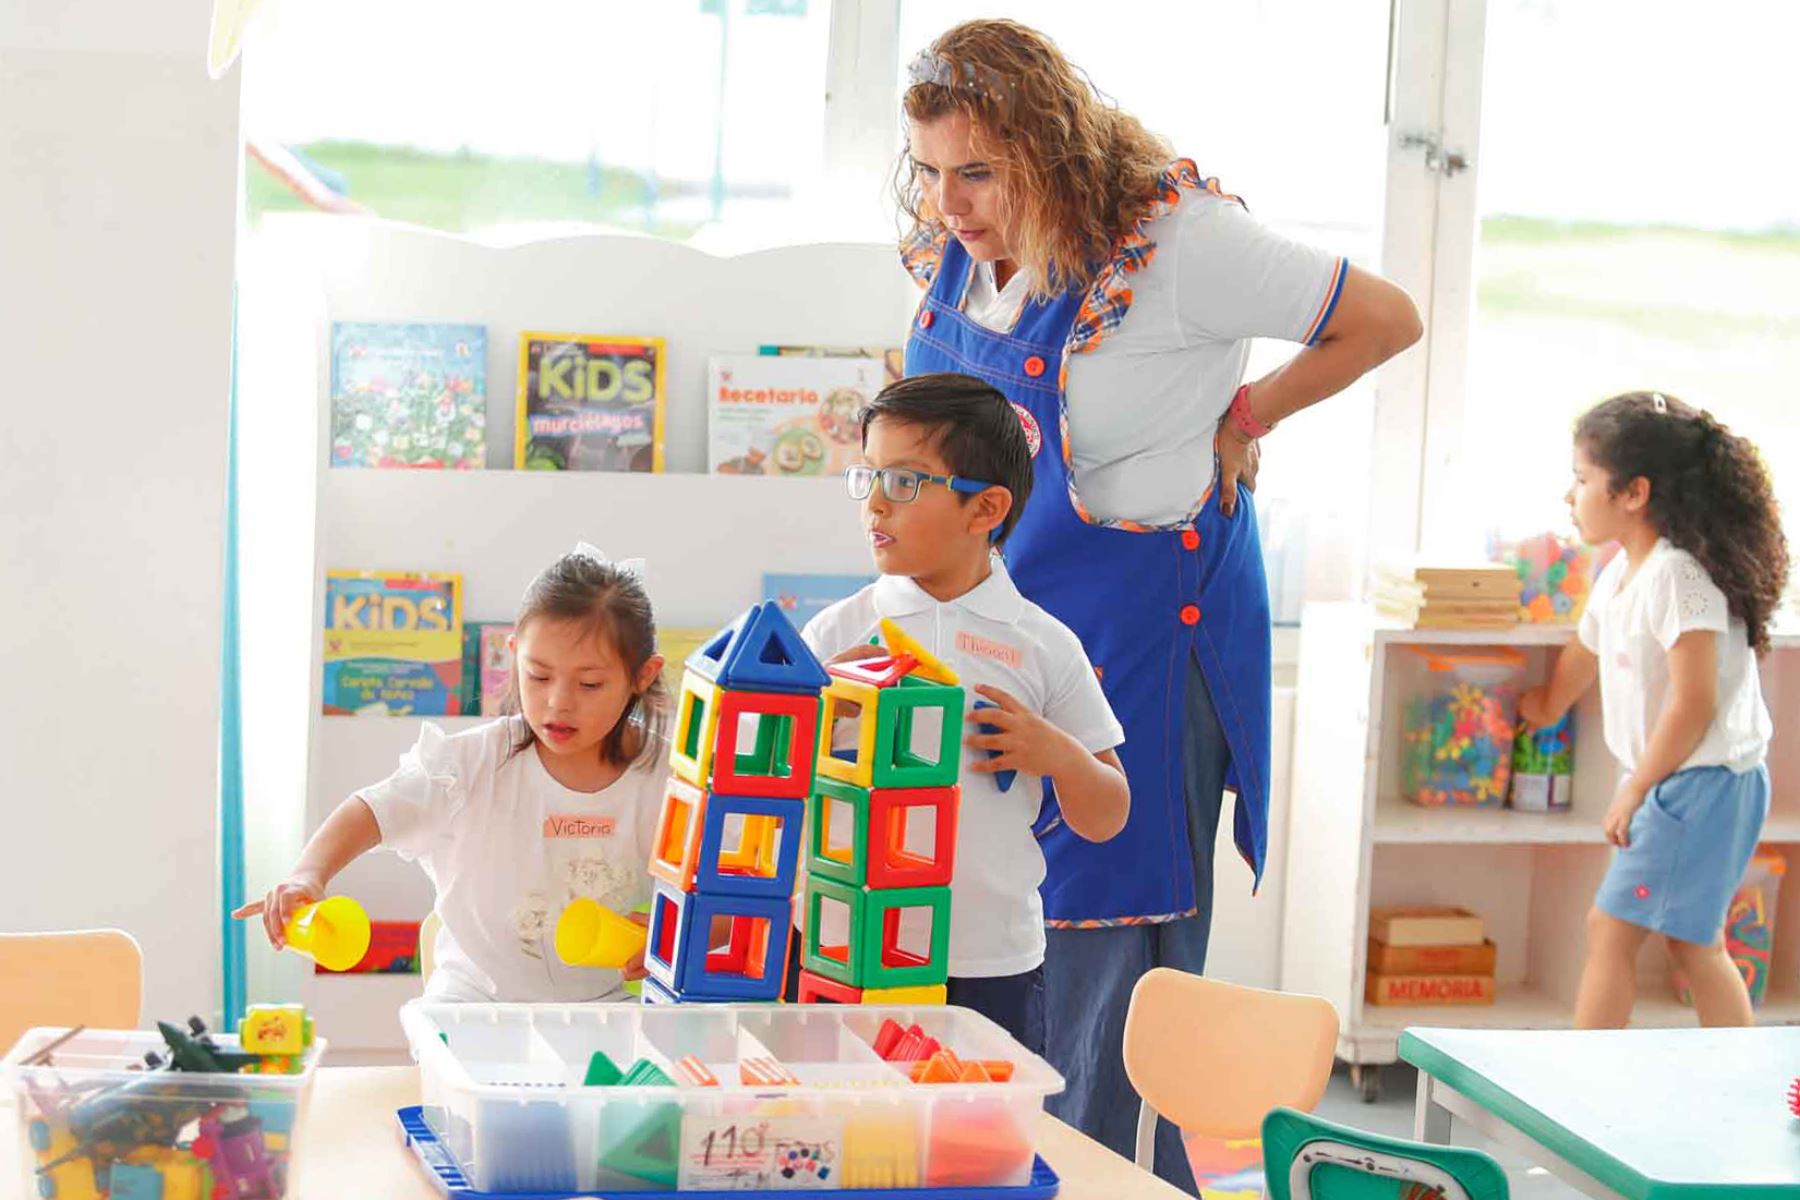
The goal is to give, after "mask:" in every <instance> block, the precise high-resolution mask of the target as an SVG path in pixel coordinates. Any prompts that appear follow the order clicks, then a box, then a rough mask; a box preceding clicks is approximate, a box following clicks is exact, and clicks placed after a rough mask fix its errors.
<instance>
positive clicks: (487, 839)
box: [357, 717, 668, 1002]
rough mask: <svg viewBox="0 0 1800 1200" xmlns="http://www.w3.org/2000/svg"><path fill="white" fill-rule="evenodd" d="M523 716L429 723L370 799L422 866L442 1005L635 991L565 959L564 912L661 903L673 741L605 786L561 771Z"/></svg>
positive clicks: (391, 837) (387, 840)
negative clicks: (565, 777)
mask: <svg viewBox="0 0 1800 1200" xmlns="http://www.w3.org/2000/svg"><path fill="white" fill-rule="evenodd" d="M522 725H523V722H522V720H521V719H520V718H518V717H503V718H501V719H500V720H498V721H493V722H490V723H488V724H486V725H480V726H477V727H476V728H474V729H469V730H465V731H463V732H459V733H454V734H448V735H446V734H445V733H444V731H443V730H442V729H441V728H439V727H438V726H436V725H432V724H426V725H425V726H424V727H423V728H422V729H421V730H420V731H419V741H418V744H417V745H415V746H414V747H413V748H412V749H411V750H409V751H407V752H406V754H405V755H403V756H402V757H401V759H400V767H399V769H398V770H396V771H395V772H394V773H393V774H392V775H390V776H389V777H388V778H387V779H384V780H382V781H381V782H380V783H377V784H375V785H373V786H371V787H366V788H363V789H361V790H360V791H359V792H358V793H357V794H358V795H360V796H361V797H362V799H363V801H364V802H365V803H367V804H368V806H369V808H370V810H371V811H372V812H374V814H375V820H376V822H377V824H379V825H380V827H381V845H382V846H383V847H384V848H385V849H389V850H392V851H394V852H395V853H397V854H399V855H400V857H401V858H405V859H410V860H416V861H417V862H418V864H419V865H420V866H421V867H423V868H424V869H425V874H426V875H427V876H429V877H430V879H431V882H432V885H433V886H434V887H435V888H436V889H437V906H436V908H437V914H438V917H439V919H440V920H441V921H442V922H443V928H442V929H441V930H440V931H439V933H438V936H437V943H436V953H437V959H436V966H435V968H434V969H433V971H432V973H431V978H430V979H429V980H427V981H426V984H425V994H426V995H427V996H428V997H431V998H432V999H439V1000H471V1001H507V1002H529V1001H554V1002H571V1001H587V1000H615V999H624V998H625V992H624V987H623V981H622V980H621V978H620V976H619V972H617V971H613V970H606V969H602V968H598V967H571V966H566V965H564V963H563V962H562V961H561V960H560V959H559V958H557V956H556V949H555V944H554V936H555V932H556V921H557V918H558V917H560V916H561V915H562V911H563V909H564V908H565V907H566V906H567V905H568V904H569V902H570V901H572V900H575V899H577V898H580V897H588V898H591V899H593V900H597V901H599V902H600V903H601V904H603V905H606V906H607V907H609V908H612V909H614V910H615V911H618V912H621V913H628V912H630V911H631V910H632V909H634V908H636V907H637V906H638V905H640V904H644V903H647V902H648V901H649V899H650V876H649V862H650V847H651V842H652V840H653V839H654V837H655V827H656V820H657V813H658V811H659V809H660V807H661V804H662V799H663V788H664V785H665V783H666V781H667V779H668V750H667V746H666V745H664V744H661V743H659V744H658V745H657V747H656V750H655V752H654V753H653V754H650V755H648V756H646V757H645V758H641V759H640V760H639V761H638V763H637V764H635V765H633V766H632V767H631V768H629V769H628V770H626V771H625V773H624V774H622V775H620V776H619V778H618V779H617V780H615V781H614V782H613V783H612V784H611V785H610V786H608V787H606V788H604V789H603V790H601V791H598V792H591V793H589V792H576V791H571V790H570V789H568V788H566V787H564V786H563V785H562V784H560V783H558V782H557V781H556V780H555V779H554V778H552V777H551V775H550V772H549V771H547V770H546V769H545V768H544V764H543V762H542V760H541V759H540V758H539V757H538V750H537V747H536V746H527V747H526V748H525V749H523V750H521V751H519V752H518V753H516V754H514V753H513V752H512V748H513V747H514V746H515V745H517V743H518V739H519V736H520V732H521V728H522Z"/></svg>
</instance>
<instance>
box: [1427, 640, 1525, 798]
mask: <svg viewBox="0 0 1800 1200" xmlns="http://www.w3.org/2000/svg"><path fill="white" fill-rule="evenodd" d="M1407 649H1409V650H1411V651H1412V652H1413V653H1414V654H1417V655H1419V656H1420V657H1421V658H1423V659H1424V660H1425V669H1426V680H1425V685H1424V687H1423V688H1422V689H1421V690H1420V691H1418V692H1417V693H1415V694H1414V695H1412V696H1410V697H1409V698H1408V699H1407V702H1406V719H1405V726H1406V728H1405V735H1404V736H1405V743H1404V746H1403V756H1402V759H1401V770H1400V775H1401V781H1400V785H1401V787H1402V788H1403V789H1404V791H1405V794H1406V798H1407V799H1408V800H1410V801H1412V802H1413V803H1414V804H1422V805H1426V806H1429V807H1433V808H1441V807H1445V806H1450V807H1459V808H1498V807H1500V805H1501V804H1503V803H1504V802H1505V801H1506V786H1507V783H1508V782H1509V781H1510V780H1511V779H1512V759H1513V732H1514V728H1515V726H1516V723H1517V720H1518V710H1519V687H1520V684H1521V683H1522V681H1523V680H1524V677H1525V656H1524V655H1522V654H1520V653H1519V652H1518V651H1516V650H1507V649H1492V650H1489V649H1466V650H1464V649H1457V650H1451V649H1449V648H1442V649H1438V648H1432V649H1427V648H1424V647H1418V646H1409V647H1407Z"/></svg>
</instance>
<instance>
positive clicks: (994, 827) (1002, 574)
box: [801, 556, 1125, 978]
mask: <svg viewBox="0 0 1800 1200" xmlns="http://www.w3.org/2000/svg"><path fill="white" fill-rule="evenodd" d="M882 617H888V618H890V619H891V620H893V621H894V622H895V623H896V624H898V625H899V626H900V627H901V628H902V629H904V630H905V631H906V632H907V633H909V634H911V635H912V636H913V637H914V638H916V639H917V640H918V642H919V644H920V645H922V646H924V647H925V648H926V649H927V650H929V651H931V652H932V653H933V654H935V655H937V656H938V657H939V658H941V659H942V660H943V661H944V662H945V663H946V664H948V665H949V666H950V668H951V669H952V670H954V671H955V672H956V673H957V675H959V676H960V677H961V679H962V686H963V690H964V694H965V698H964V704H965V707H973V705H974V703H975V701H976V700H977V699H979V698H980V697H978V696H977V694H976V692H975V688H976V686H977V685H987V686H990V687H997V688H1000V689H1002V690H1003V691H1005V692H1007V693H1009V694H1010V695H1012V696H1014V697H1015V698H1017V699H1018V701H1019V702H1020V703H1021V704H1023V705H1024V706H1025V707H1026V708H1028V709H1030V710H1031V711H1033V712H1036V713H1039V714H1041V715H1042V716H1044V717H1045V718H1046V719H1047V720H1049V721H1050V722H1051V723H1052V724H1053V725H1055V726H1057V728H1059V729H1062V730H1063V731H1064V732H1066V733H1068V734H1069V735H1070V736H1072V737H1074V739H1075V740H1076V741H1077V742H1080V743H1081V745H1082V746H1084V747H1086V748H1087V750H1088V751H1090V752H1092V753H1098V752H1099V751H1102V750H1109V749H1111V748H1112V747H1114V746H1117V745H1118V744H1119V743H1120V742H1122V741H1124V740H1125V730H1124V728H1123V727H1122V726H1120V724H1119V721H1118V718H1117V717H1115V716H1114V715H1113V711H1112V707H1111V706H1110V705H1109V704H1107V702H1106V696H1105V695H1104V694H1103V693H1102V692H1101V690H1100V681H1099V680H1098V679H1097V678H1096V677H1095V675H1094V668H1093V666H1092V664H1090V663H1089V662H1088V657H1087V653H1086V651H1084V650H1083V649H1082V647H1081V643H1080V641H1079V640H1077V639H1076V637H1075V634H1074V633H1073V632H1071V631H1070V629H1069V628H1068V626H1066V625H1064V624H1063V623H1062V622H1061V621H1058V620H1057V619H1056V618H1055V617H1053V616H1051V615H1050V614H1049V613H1047V612H1045V611H1044V610H1043V609H1041V608H1039V607H1038V606H1037V605H1035V604H1033V603H1032V602H1031V601H1029V600H1027V599H1025V597H1024V596H1022V595H1020V594H1019V589H1018V588H1016V587H1014V586H1013V581H1012V578H1011V576H1009V575H1008V574H1007V573H1006V567H1005V565H1004V564H1003V563H1002V562H1001V560H1000V559H999V558H998V557H997V556H996V557H995V558H994V559H993V573H992V574H991V575H989V576H988V578H987V579H986V580H985V581H983V582H982V583H981V584H980V585H978V586H977V587H976V588H975V589H974V590H972V591H970V592H969V593H967V594H966V595H963V596H959V597H958V598H957V599H955V600H950V601H947V602H946V601H938V600H934V599H933V598H932V597H931V596H930V595H929V594H928V593H927V592H925V590H924V589H922V588H921V587H919V585H918V584H916V583H914V582H913V581H912V580H911V579H909V578H907V577H906V576H903V575H884V576H882V577H881V578H880V579H878V580H876V581H875V582H874V583H872V584H870V585H869V586H868V587H866V588H864V589H863V590H862V591H860V592H858V593H857V594H856V595H854V596H852V597H850V598H849V599H848V600H843V601H840V602H838V603H837V604H834V605H832V606H831V607H830V608H828V609H826V610H825V611H824V612H822V613H820V614H819V615H818V616H816V617H814V618H813V619H812V620H811V621H809V622H808V623H807V626H806V628H805V629H804V630H802V631H801V636H802V637H803V638H805V640H806V644H807V645H808V646H809V647H811V648H812V651H813V653H815V654H817V655H818V656H819V658H820V660H821V661H823V660H825V659H828V658H830V657H832V656H833V655H835V654H838V653H840V652H841V651H843V650H846V649H848V648H850V647H851V646H854V645H857V644H859V643H864V642H867V641H868V640H869V639H870V638H871V637H874V636H876V635H877V634H878V633H879V632H880V624H881V618H882ZM972 732H974V729H973V727H972V726H971V727H970V728H969V729H968V730H966V731H965V733H964V735H963V736H964V737H966V736H967V735H968V733H972ZM977 757H985V753H984V752H983V751H979V750H974V749H972V748H970V747H968V746H966V745H965V746H964V747H963V759H962V761H963V770H962V780H961V784H962V806H961V809H960V813H959V816H958V820H957V831H956V873H955V877H954V879H953V880H952V903H951V910H950V974H951V975H954V976H959V977H963V978H984V977H994V976H1002V975H1017V974H1020V973H1022V972H1025V971H1029V970H1031V969H1032V968H1033V967H1035V966H1037V965H1038V964H1039V963H1041V962H1043V961H1044V906H1043V902H1042V901H1041V900H1040V899H1039V898H1038V885H1039V884H1040V883H1042V882H1043V880H1044V854H1043V851H1042V850H1041V849H1040V848H1039V847H1038V843H1037V839H1036V838H1035V837H1034V836H1033V835H1032V832H1031V826H1032V823H1033V822H1034V821H1035V820H1036V819H1037V815H1038V810H1039V808H1040V807H1041V806H1042V804H1043V799H1044V789H1043V784H1042V777H1041V776H1036V775H1026V774H1024V773H1020V774H1019V775H1018V777H1017V778H1016V779H1014V781H1013V785H1012V787H1011V788H1010V789H1008V790H1007V791H1004V792H1002V791H1001V790H1000V788H999V785H998V784H997V783H996V782H995V778H994V776H993V775H992V774H985V773H977V772H974V771H971V770H969V764H970V763H971V762H973V761H975V759H976V758H977Z"/></svg>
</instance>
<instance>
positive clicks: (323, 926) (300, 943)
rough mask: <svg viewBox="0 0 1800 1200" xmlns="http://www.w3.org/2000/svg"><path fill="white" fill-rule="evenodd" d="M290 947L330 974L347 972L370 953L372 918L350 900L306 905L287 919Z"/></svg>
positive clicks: (332, 898) (330, 898)
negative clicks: (330, 972)
mask: <svg viewBox="0 0 1800 1200" xmlns="http://www.w3.org/2000/svg"><path fill="white" fill-rule="evenodd" d="M287 945H288V949H290V950H297V951H299V952H300V953H301V954H304V955H306V956H307V957H308V958H310V959H312V960H313V961H314V962H316V963H318V964H319V965H320V966H321V967H324V968H325V969H326V970H327V971H348V970H349V969H350V968H351V967H354V966H355V965H356V964H357V963H359V962H361V961H362V958H363V955H365V954H367V953H368V952H369V914H368V913H366V912H364V911H363V906H362V905H360V904H358V903H357V902H356V901H354V900H352V899H351V898H350V897H348V896H328V897H326V898H325V899H323V900H320V901H319V902H318V903H316V904H303V905H301V906H300V907H299V908H297V909H295V910H294V915H293V916H292V917H289V918H288V923H287Z"/></svg>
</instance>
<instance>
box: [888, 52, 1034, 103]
mask: <svg viewBox="0 0 1800 1200" xmlns="http://www.w3.org/2000/svg"><path fill="white" fill-rule="evenodd" d="M961 66H962V69H961V71H960V72H959V71H958V70H957V64H955V63H953V62H951V61H950V60H949V59H948V58H945V57H944V56H943V55H942V54H939V53H937V52H936V51H935V50H929V49H927V50H921V51H919V53H918V56H917V57H915V58H914V59H913V60H912V62H911V63H910V64H908V66H907V68H906V77H907V79H908V80H909V81H910V82H912V83H915V84H919V83H934V84H936V85H937V86H939V87H943V88H948V89H950V90H951V91H953V92H967V93H968V94H970V95H972V96H976V97H978V98H981V99H986V100H992V101H995V102H1001V101H1010V100H1011V99H1012V95H1013V85H1012V82H1011V81H1010V80H1008V79H1007V78H1006V77H1005V76H1003V75H1001V74H1000V72H998V71H996V70H994V69H993V68H992V67H978V66H976V65H975V64H974V63H972V62H964V63H963V64H961ZM959 74H960V76H961V78H960V79H958V75H959Z"/></svg>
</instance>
